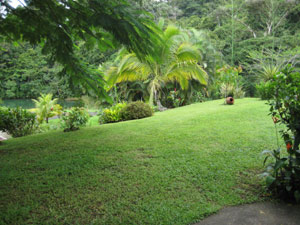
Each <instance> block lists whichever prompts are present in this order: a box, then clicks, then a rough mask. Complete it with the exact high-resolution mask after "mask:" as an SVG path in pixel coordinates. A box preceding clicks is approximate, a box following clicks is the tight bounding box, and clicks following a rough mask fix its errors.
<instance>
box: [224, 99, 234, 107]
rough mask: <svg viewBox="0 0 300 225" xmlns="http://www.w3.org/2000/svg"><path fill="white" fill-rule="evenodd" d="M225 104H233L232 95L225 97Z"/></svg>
mask: <svg viewBox="0 0 300 225" xmlns="http://www.w3.org/2000/svg"><path fill="white" fill-rule="evenodd" d="M226 103H227V105H233V104H234V98H233V97H227V98H226Z"/></svg>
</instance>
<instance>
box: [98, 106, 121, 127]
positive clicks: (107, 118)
mask: <svg viewBox="0 0 300 225" xmlns="http://www.w3.org/2000/svg"><path fill="white" fill-rule="evenodd" d="M126 105H127V104H126V103H118V104H116V105H114V106H112V107H111V108H109V109H104V110H103V111H102V112H101V113H100V115H99V123H100V124H104V123H115V122H119V121H121V120H122V117H121V114H120V112H121V110H122V109H123V108H124V107H125V106H126Z"/></svg>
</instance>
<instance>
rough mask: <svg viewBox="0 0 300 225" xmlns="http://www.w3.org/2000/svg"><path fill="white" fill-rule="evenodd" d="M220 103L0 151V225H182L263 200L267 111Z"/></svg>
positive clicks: (270, 133)
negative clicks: (228, 207)
mask: <svg viewBox="0 0 300 225" xmlns="http://www.w3.org/2000/svg"><path fill="white" fill-rule="evenodd" d="M222 103H223V100H217V101H210V102H205V103H200V104H194V105H190V106H186V107H181V108H177V109H172V110H168V111H165V112H161V113H156V114H155V116H153V117H151V118H146V119H142V120H135V121H128V122H122V123H116V124H107V125H102V126H90V127H86V128H82V129H81V130H79V131H76V132H70V133H63V132H61V131H53V132H49V133H43V134H38V135H33V136H28V137H24V138H17V139H11V140H9V141H7V142H5V143H4V144H3V145H1V146H0V171H1V172H0V224H3V223H8V224H58V223H59V224H190V223H194V222H197V221H199V220H201V219H203V218H204V217H206V216H208V215H209V214H212V213H214V212H216V211H217V210H219V209H221V208H222V207H225V206H229V205H238V204H243V203H249V202H254V201H261V200H263V197H262V196H263V195H264V187H263V181H262V180H261V178H259V177H258V176H257V175H258V174H259V173H260V172H261V171H262V168H263V166H262V162H263V157H262V156H261V155H260V153H261V151H262V150H264V149H272V148H274V147H275V144H276V139H275V132H274V125H273V122H272V119H271V118H270V116H268V115H267V114H268V106H267V105H266V104H265V102H263V101H260V100H258V99H242V100H236V104H235V105H233V106H228V105H223V104H222Z"/></svg>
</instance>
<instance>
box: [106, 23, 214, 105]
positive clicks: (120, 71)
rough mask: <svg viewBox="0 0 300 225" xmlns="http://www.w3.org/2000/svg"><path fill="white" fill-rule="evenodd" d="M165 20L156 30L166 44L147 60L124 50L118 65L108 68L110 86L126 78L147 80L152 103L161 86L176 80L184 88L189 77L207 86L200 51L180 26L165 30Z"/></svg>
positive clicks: (156, 49)
mask: <svg viewBox="0 0 300 225" xmlns="http://www.w3.org/2000/svg"><path fill="white" fill-rule="evenodd" d="M163 25H164V24H163V21H160V22H159V29H158V30H157V31H156V32H157V34H158V36H159V37H160V38H161V39H162V40H163V43H164V45H163V47H161V46H154V49H155V54H153V55H151V54H147V55H146V56H145V57H144V60H141V59H139V58H138V57H137V55H136V54H135V53H132V52H127V51H124V50H122V51H121V52H120V55H119V57H118V58H117V60H116V62H115V65H114V66H112V67H110V68H109V69H108V71H107V81H108V84H109V85H111V87H112V86H113V85H114V84H117V83H121V82H125V81H137V80H139V81H144V82H146V83H147V84H148V92H149V93H150V99H149V103H150V104H153V103H154V102H158V101H159V100H160V97H161V91H162V87H163V86H164V85H165V84H166V83H168V82H177V83H178V84H179V85H180V86H181V88H182V89H183V90H184V89H186V88H188V85H189V80H197V81H199V82H200V83H201V84H203V85H206V83H207V77H208V76H207V73H206V71H205V70H204V69H203V68H202V66H201V65H200V64H201V60H202V57H201V52H200V51H199V49H197V47H196V46H195V45H193V44H192V43H190V42H189V40H188V37H187V36H186V35H184V33H183V32H181V31H180V29H179V28H177V27H175V26H173V25H169V26H167V28H166V29H165V30H163Z"/></svg>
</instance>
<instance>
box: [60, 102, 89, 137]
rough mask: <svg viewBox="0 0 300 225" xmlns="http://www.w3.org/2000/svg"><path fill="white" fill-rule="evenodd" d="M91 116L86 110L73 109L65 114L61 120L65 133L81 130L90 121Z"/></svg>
mask: <svg viewBox="0 0 300 225" xmlns="http://www.w3.org/2000/svg"><path fill="white" fill-rule="evenodd" d="M89 117H90V116H89V114H88V112H87V111H86V110H85V109H84V108H79V107H72V108H71V109H70V111H68V112H64V113H63V115H62V117H61V120H62V127H63V128H64V132H68V131H75V130H79V127H81V126H85V125H86V123H87V122H88V120H89Z"/></svg>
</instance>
